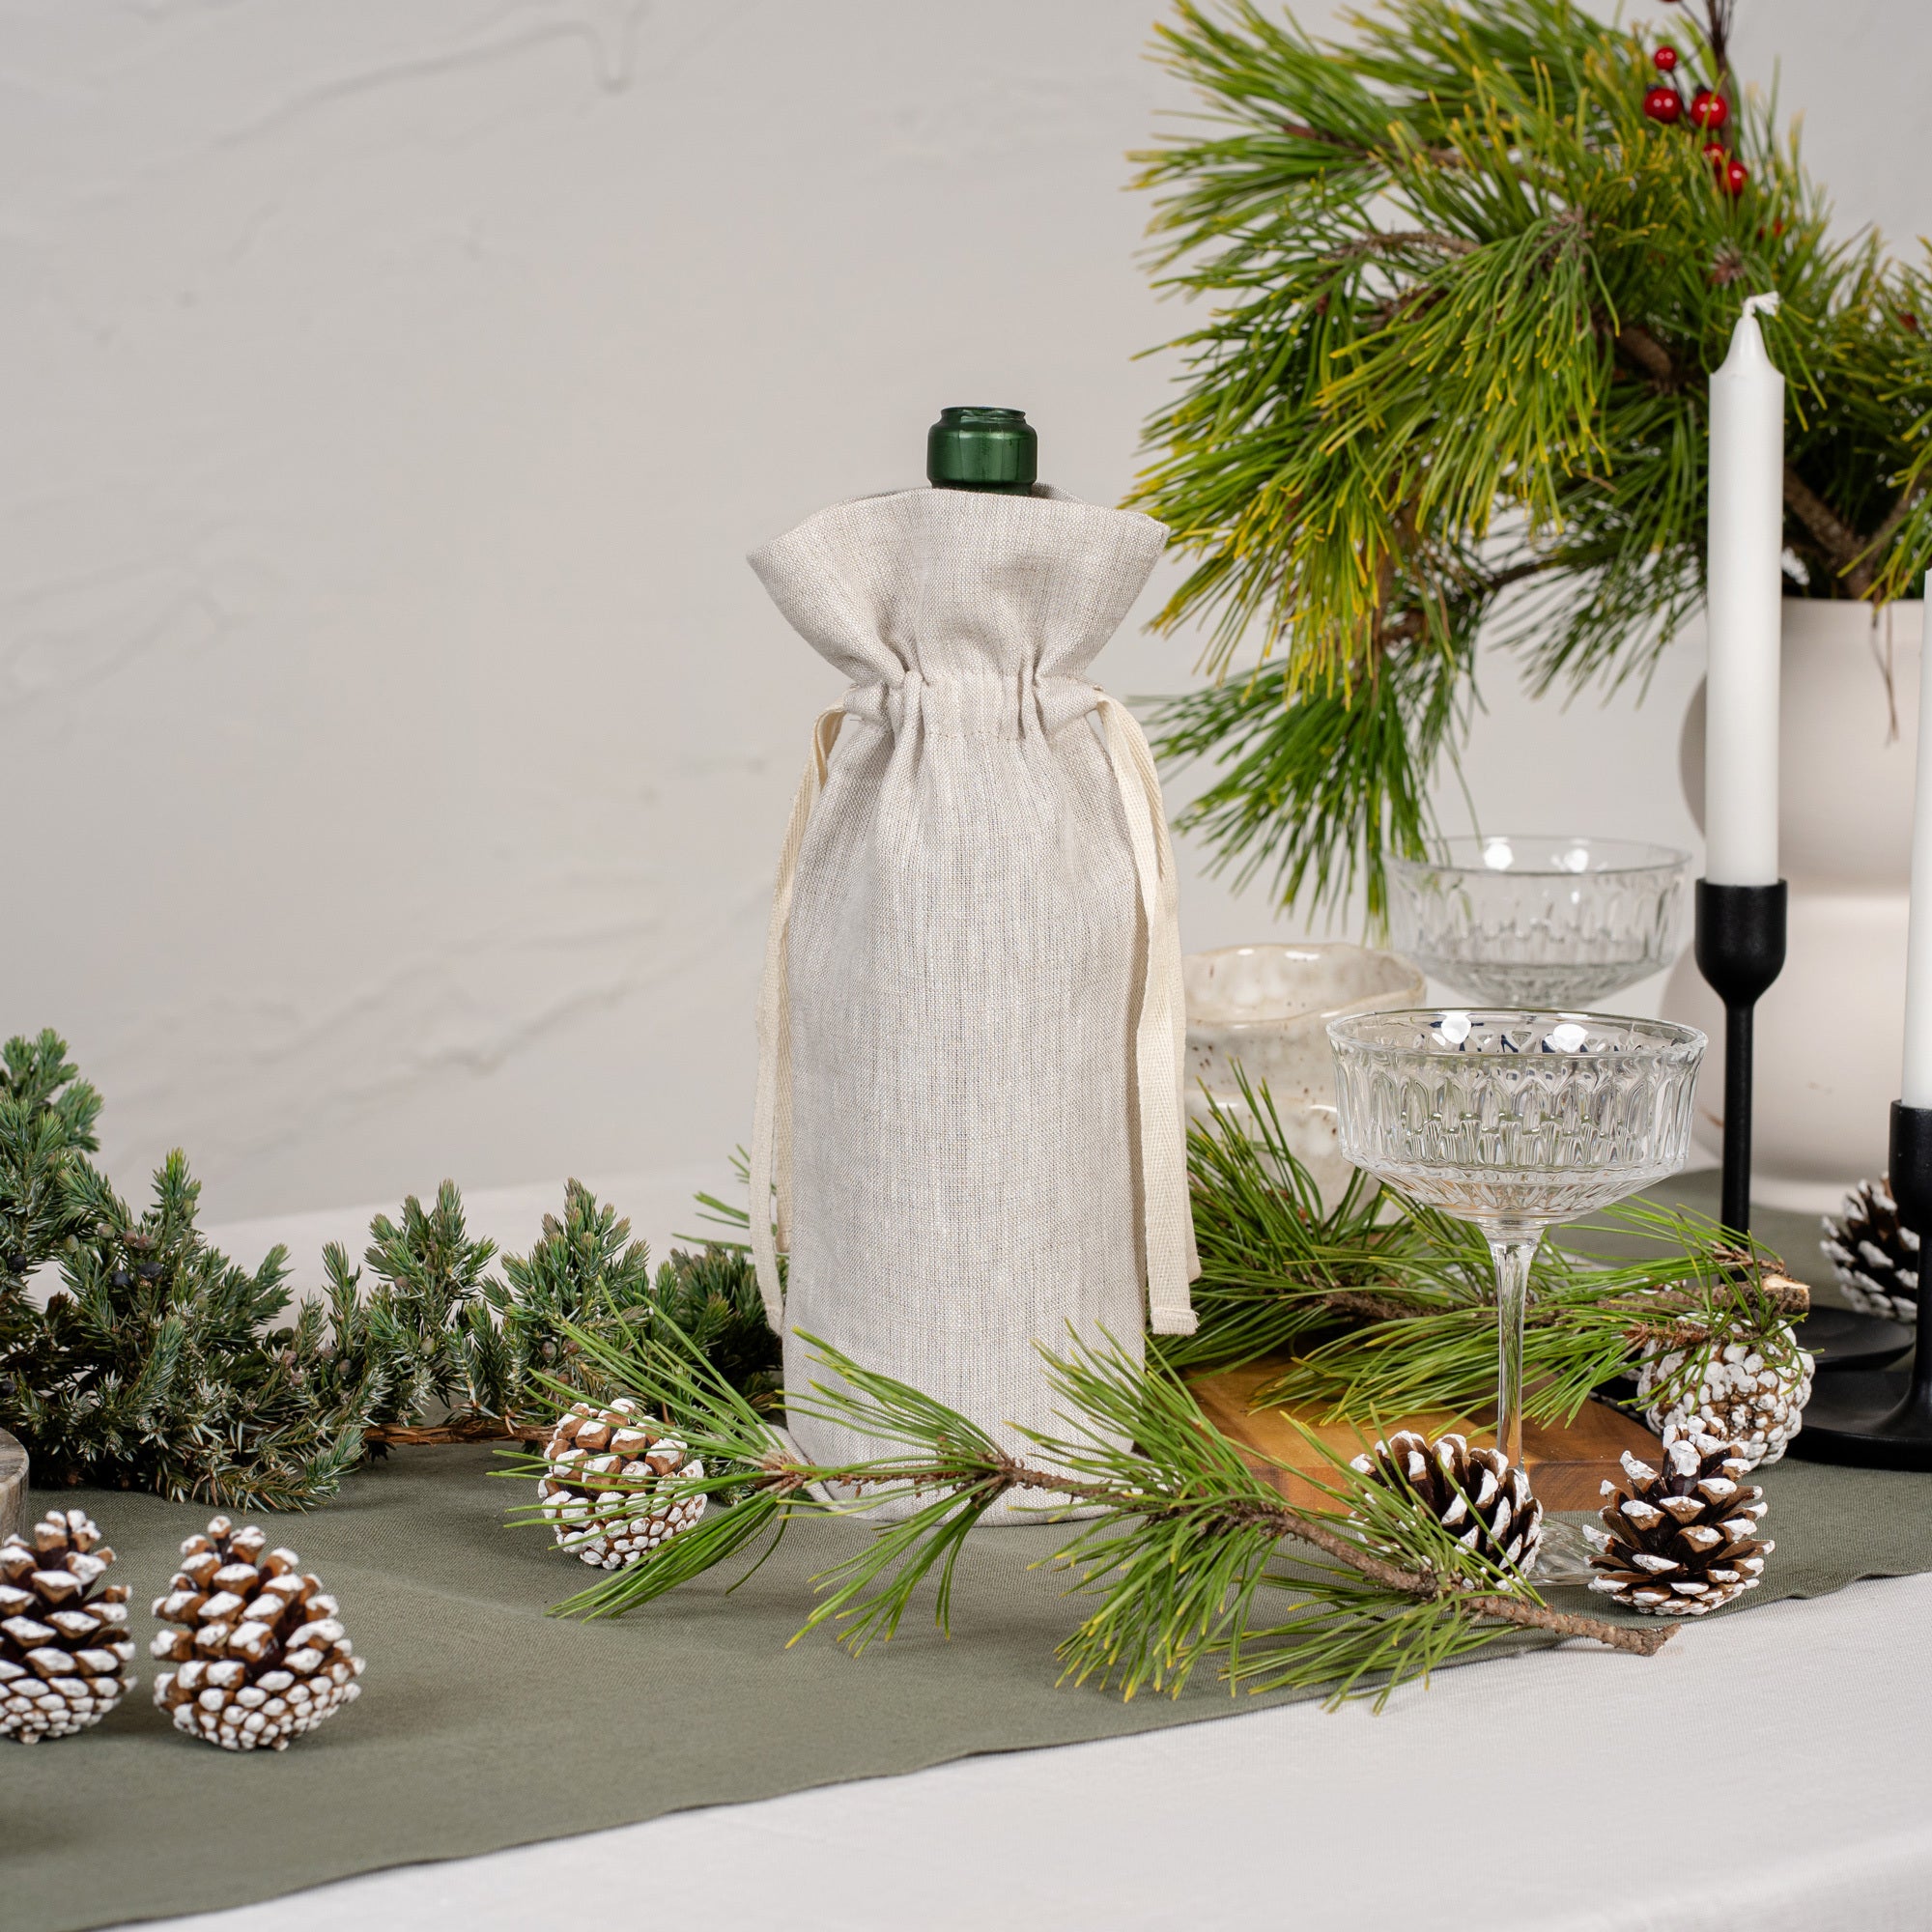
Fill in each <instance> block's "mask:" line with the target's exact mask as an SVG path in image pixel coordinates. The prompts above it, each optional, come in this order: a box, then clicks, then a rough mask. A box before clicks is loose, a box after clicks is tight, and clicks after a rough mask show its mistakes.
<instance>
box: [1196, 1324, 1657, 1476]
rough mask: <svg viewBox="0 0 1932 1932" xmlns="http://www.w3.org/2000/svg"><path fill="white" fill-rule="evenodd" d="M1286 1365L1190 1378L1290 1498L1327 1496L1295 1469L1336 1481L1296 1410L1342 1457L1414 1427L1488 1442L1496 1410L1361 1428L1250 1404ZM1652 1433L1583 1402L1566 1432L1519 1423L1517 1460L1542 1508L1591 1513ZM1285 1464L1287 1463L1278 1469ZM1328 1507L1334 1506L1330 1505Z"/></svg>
mask: <svg viewBox="0 0 1932 1932" xmlns="http://www.w3.org/2000/svg"><path fill="white" fill-rule="evenodd" d="M1285 1366H1286V1362H1285V1360H1284V1359H1281V1358H1270V1359H1267V1360H1264V1361H1259V1362H1250V1363H1249V1364H1248V1365H1247V1367H1245V1368H1240V1369H1227V1370H1223V1371H1221V1372H1219V1373H1217V1374H1214V1375H1204V1376H1196V1377H1194V1378H1192V1381H1193V1388H1194V1395H1195V1399H1196V1400H1197V1401H1198V1402H1199V1403H1200V1405H1201V1406H1202V1409H1203V1410H1204V1411H1205V1413H1206V1414H1207V1416H1208V1420H1209V1421H1210V1422H1212V1423H1213V1425H1214V1427H1215V1428H1216V1429H1218V1430H1219V1431H1220V1432H1221V1433H1222V1435H1225V1436H1227V1437H1228V1438H1229V1440H1230V1441H1232V1442H1233V1443H1234V1444H1235V1445H1236V1448H1238V1449H1241V1450H1243V1451H1248V1452H1252V1453H1251V1454H1250V1455H1249V1457H1248V1460H1249V1462H1250V1463H1251V1464H1252V1466H1253V1467H1254V1468H1255V1469H1256V1470H1258V1471H1259V1472H1260V1473H1261V1474H1262V1475H1264V1477H1265V1478H1266V1479H1267V1481H1268V1482H1269V1483H1271V1484H1272V1485H1273V1486H1274V1487H1275V1488H1276V1489H1277V1490H1279V1491H1280V1492H1282V1494H1283V1495H1285V1496H1286V1497H1287V1498H1288V1499H1289V1501H1290V1502H1292V1503H1300V1504H1303V1505H1305V1506H1320V1505H1322V1504H1325V1503H1327V1500H1328V1499H1327V1498H1326V1497H1324V1496H1323V1495H1322V1494H1321V1492H1320V1491H1319V1490H1317V1489H1315V1488H1314V1486H1313V1485H1312V1484H1310V1483H1308V1482H1305V1481H1303V1480H1302V1479H1301V1477H1300V1476H1299V1475H1298V1474H1297V1471H1303V1470H1305V1471H1307V1472H1309V1473H1311V1474H1313V1475H1316V1476H1319V1477H1321V1479H1322V1480H1323V1481H1325V1482H1332V1481H1333V1480H1334V1475H1333V1471H1332V1470H1331V1469H1330V1467H1329V1465H1328V1464H1327V1463H1324V1462H1323V1461H1322V1459H1321V1452H1320V1451H1319V1450H1317V1449H1316V1448H1314V1447H1313V1445H1311V1444H1310V1443H1309V1442H1308V1440H1307V1439H1306V1437H1304V1436H1303V1435H1302V1434H1301V1433H1300V1431H1299V1430H1297V1429H1296V1428H1295V1427H1294V1424H1293V1420H1292V1419H1291V1418H1292V1417H1294V1416H1296V1415H1299V1418H1300V1420H1301V1421H1303V1422H1304V1423H1305V1424H1306V1425H1307V1426H1308V1428H1310V1429H1311V1430H1313V1431H1314V1433H1315V1434H1316V1435H1318V1436H1319V1437H1320V1438H1321V1440H1322V1441H1323V1442H1325V1443H1326V1444H1327V1445H1328V1447H1329V1448H1330V1449H1333V1450H1334V1451H1335V1452H1336V1453H1337V1454H1339V1455H1340V1456H1342V1457H1343V1458H1344V1459H1347V1458H1350V1457H1353V1456H1359V1455H1360V1454H1361V1453H1362V1451H1363V1450H1365V1449H1367V1448H1368V1447H1369V1446H1370V1445H1371V1444H1372V1443H1373V1442H1374V1441H1375V1439H1376V1437H1377V1435H1393V1434H1394V1432H1395V1431H1396V1430H1398V1429H1413V1430H1415V1431H1416V1432H1417V1433H1418V1434H1419V1435H1427V1436H1435V1435H1441V1434H1442V1433H1443V1432H1444V1431H1445V1430H1447V1429H1458V1433H1459V1434H1462V1435H1467V1436H1468V1437H1469V1438H1470V1440H1471V1441H1472V1442H1486V1441H1493V1440H1494V1436H1493V1435H1492V1434H1486V1433H1485V1432H1486V1428H1488V1429H1493V1425H1494V1416H1493V1413H1491V1414H1488V1415H1480V1416H1478V1417H1476V1418H1475V1420H1474V1422H1473V1424H1472V1423H1471V1422H1470V1420H1469V1419H1468V1418H1466V1417H1464V1418H1462V1419H1461V1422H1460V1428H1459V1424H1458V1419H1457V1418H1455V1417H1452V1416H1450V1415H1449V1414H1448V1413H1447V1412H1446V1411H1441V1410H1437V1411H1435V1412H1423V1413H1420V1414H1415V1415H1406V1416H1404V1417H1403V1418H1402V1419H1401V1420H1400V1421H1398V1422H1391V1423H1389V1424H1388V1425H1387V1426H1386V1427H1384V1428H1382V1429H1380V1430H1376V1429H1368V1430H1365V1429H1363V1428H1362V1427H1360V1426H1359V1425H1357V1424H1355V1423H1351V1422H1321V1421H1318V1420H1317V1419H1316V1415H1315V1412H1313V1411H1309V1410H1293V1409H1286V1408H1264V1409H1259V1410H1251V1409H1250V1408H1249V1407H1248V1404H1249V1401H1250V1400H1251V1399H1252V1398H1253V1396H1254V1393H1255V1391H1256V1390H1257V1389H1258V1388H1260V1387H1261V1386H1262V1384H1263V1383H1264V1382H1266V1381H1269V1380H1271V1379H1272V1378H1274V1377H1276V1376H1278V1375H1279V1374H1280V1373H1281V1372H1282V1370H1283V1368H1284V1367H1285ZM1657 1447H1658V1442H1657V1437H1656V1436H1654V1435H1652V1434H1651V1433H1650V1431H1649V1430H1647V1429H1646V1428H1644V1426H1643V1425H1642V1424H1641V1423H1640V1422H1633V1421H1632V1420H1631V1418H1630V1417H1629V1416H1627V1415H1623V1414H1620V1413H1619V1412H1618V1411H1617V1410H1616V1409H1614V1408H1611V1407H1609V1406H1607V1405H1605V1404H1604V1403H1601V1402H1586V1403H1585V1404H1584V1405H1583V1406H1582V1409H1581V1411H1580V1412H1579V1413H1578V1414H1577V1419H1576V1421H1575V1422H1573V1423H1572V1424H1571V1425H1570V1426H1569V1427H1568V1428H1567V1429H1544V1428H1540V1427H1539V1426H1538V1425H1537V1424H1535V1423H1533V1422H1526V1423H1524V1424H1523V1430H1522V1460H1523V1462H1524V1463H1526V1464H1527V1465H1528V1468H1529V1481H1530V1487H1531V1488H1532V1489H1533V1490H1534V1491H1535V1492H1536V1494H1537V1497H1538V1499H1539V1500H1540V1501H1541V1502H1542V1504H1543V1506H1544V1508H1545V1509H1553V1510H1594V1509H1598V1508H1601V1507H1602V1504H1603V1493H1602V1486H1603V1483H1604V1482H1605V1478H1609V1477H1618V1476H1621V1475H1622V1473H1623V1472H1622V1470H1621V1468H1620V1467H1619V1465H1618V1462H1617V1459H1618V1458H1619V1457H1620V1456H1621V1455H1622V1454H1623V1453H1624V1451H1625V1450H1626V1449H1628V1450H1629V1451H1630V1452H1631V1453H1632V1454H1633V1455H1634V1456H1636V1457H1637V1458H1638V1459H1639V1460H1642V1461H1646V1462H1648V1461H1653V1460H1654V1459H1655V1454H1656V1450H1657ZM1276 1463H1287V1464H1288V1467H1287V1468H1280V1467H1277V1466H1275V1464H1276ZM1330 1506H1331V1507H1332V1505H1330Z"/></svg>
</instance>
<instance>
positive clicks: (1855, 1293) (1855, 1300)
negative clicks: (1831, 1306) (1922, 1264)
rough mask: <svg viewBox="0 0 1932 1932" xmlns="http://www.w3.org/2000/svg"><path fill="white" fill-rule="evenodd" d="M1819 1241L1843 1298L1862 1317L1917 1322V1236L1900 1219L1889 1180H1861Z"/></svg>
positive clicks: (1829, 1218) (1830, 1218)
mask: <svg viewBox="0 0 1932 1932" xmlns="http://www.w3.org/2000/svg"><path fill="white" fill-rule="evenodd" d="M1824 1225H1825V1238H1824V1239H1823V1240H1822V1241H1820V1242H1819V1243H1818V1246H1819V1248H1820V1249H1821V1250H1822V1251H1823V1253H1824V1256H1825V1259H1826V1260H1827V1261H1828V1262H1830V1263H1831V1264H1832V1272H1833V1274H1835V1275H1836V1276H1837V1278H1838V1287H1839V1288H1840V1289H1841V1290H1842V1291H1843V1293H1844V1296H1845V1299H1846V1300H1847V1301H1849V1302H1850V1303H1851V1304H1852V1306H1853V1307H1854V1308H1856V1309H1857V1310H1858V1311H1859V1313H1860V1314H1861V1315H1883V1316H1886V1317H1888V1318H1889V1320H1891V1321H1918V1236H1917V1235H1915V1234H1914V1233H1913V1232H1912V1230H1911V1229H1910V1228H1908V1227H1907V1226H1906V1225H1905V1224H1904V1223H1903V1222H1902V1221H1901V1220H1900V1219H1899V1218H1898V1203H1897V1202H1896V1201H1894V1200H1893V1199H1892V1198H1891V1189H1890V1186H1889V1179H1879V1180H1876V1181H1871V1180H1861V1181H1860V1182H1859V1184H1858V1185H1857V1186H1856V1187H1855V1188H1853V1189H1852V1191H1851V1192H1850V1193H1849V1194H1847V1195H1846V1196H1845V1205H1844V1206H1843V1207H1842V1208H1839V1209H1838V1212H1837V1214H1836V1216H1835V1217H1833V1215H1830V1214H1827V1215H1826V1216H1825V1224H1824Z"/></svg>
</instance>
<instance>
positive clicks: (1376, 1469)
mask: <svg viewBox="0 0 1932 1932" xmlns="http://www.w3.org/2000/svg"><path fill="white" fill-rule="evenodd" d="M1350 1468H1352V1469H1355V1470H1357V1471H1358V1472H1359V1473H1360V1474H1362V1475H1364V1476H1368V1477H1371V1478H1373V1479H1374V1480H1375V1481H1376V1482H1378V1483H1380V1484H1381V1485H1382V1486H1383V1488H1385V1489H1391V1490H1396V1489H1403V1490H1407V1491H1408V1492H1410V1493H1411V1494H1413V1495H1416V1496H1418V1497H1420V1498H1421V1499H1422V1501H1423V1502H1424V1503H1426V1504H1427V1505H1428V1506H1429V1509H1430V1510H1431V1512H1432V1513H1433V1514H1434V1515H1435V1520H1437V1521H1438V1522H1439V1523H1441V1525H1442V1526H1443V1528H1444V1529H1446V1530H1448V1532H1449V1533H1450V1534H1451V1535H1452V1536H1453V1537H1455V1538H1456V1540H1457V1541H1458V1542H1459V1543H1460V1544H1462V1546H1463V1548H1465V1549H1469V1550H1473V1551H1474V1552H1475V1553H1476V1554H1477V1555H1479V1556H1482V1557H1484V1558H1485V1559H1487V1560H1488V1561H1489V1562H1491V1563H1493V1564H1496V1565H1497V1566H1498V1567H1507V1568H1514V1569H1517V1570H1522V1571H1527V1570H1528V1569H1529V1567H1530V1565H1531V1564H1532V1563H1534V1562H1535V1561H1536V1547H1537V1544H1538V1543H1539V1541H1541V1539H1542V1536H1543V1505H1542V1504H1541V1503H1540V1502H1538V1501H1537V1500H1536V1498H1535V1496H1533V1495H1532V1494H1531V1493H1530V1488H1529V1476H1528V1474H1527V1472H1526V1471H1524V1470H1522V1469H1520V1468H1517V1469H1513V1468H1511V1467H1510V1463H1509V1458H1508V1457H1506V1456H1505V1455H1504V1454H1503V1452H1502V1451H1501V1450H1500V1449H1471V1448H1470V1447H1469V1444H1468V1442H1467V1440H1466V1439H1465V1438H1464V1437H1463V1436H1461V1435H1442V1436H1438V1437H1437V1438H1436V1439H1435V1441H1434V1442H1430V1441H1428V1440H1426V1439H1425V1438H1424V1437H1422V1436H1420V1435H1416V1434H1415V1432H1414V1431H1413V1430H1402V1431H1400V1432H1398V1433H1397V1434H1396V1435H1391V1436H1390V1437H1389V1438H1388V1440H1387V1441H1386V1442H1378V1443H1377V1444H1376V1446H1375V1447H1374V1448H1373V1449H1372V1450H1370V1451H1369V1453H1368V1454H1367V1455H1366V1456H1357V1457H1356V1458H1355V1460H1354V1462H1353V1463H1350Z"/></svg>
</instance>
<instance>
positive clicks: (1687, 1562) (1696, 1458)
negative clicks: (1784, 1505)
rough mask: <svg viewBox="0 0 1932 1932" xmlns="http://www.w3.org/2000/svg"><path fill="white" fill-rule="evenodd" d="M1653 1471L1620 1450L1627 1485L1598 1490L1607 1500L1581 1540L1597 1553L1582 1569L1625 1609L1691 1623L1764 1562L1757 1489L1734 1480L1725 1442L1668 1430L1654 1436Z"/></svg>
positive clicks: (1730, 1447) (1733, 1461)
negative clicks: (1658, 1462) (1658, 1449)
mask: <svg viewBox="0 0 1932 1932" xmlns="http://www.w3.org/2000/svg"><path fill="white" fill-rule="evenodd" d="M1662 1462H1663V1470H1662V1474H1660V1473H1659V1472H1658V1471H1657V1470H1655V1469H1653V1468H1652V1467H1651V1466H1650V1465H1649V1464H1648V1463H1639V1462H1638V1461H1637V1460H1636V1458H1635V1457H1634V1456H1633V1455H1631V1454H1630V1452H1629V1451H1628V1450H1626V1451H1625V1452H1624V1457H1623V1465H1624V1476H1625V1478H1626V1481H1627V1484H1628V1487H1627V1488H1624V1489H1619V1488H1618V1487H1617V1486H1616V1484H1614V1483H1607V1482H1606V1483H1605V1485H1604V1493H1605V1495H1606V1496H1608V1497H1609V1498H1610V1500H1609V1501H1608V1502H1607V1503H1606V1504H1605V1506H1604V1513H1603V1517H1602V1519H1601V1520H1602V1522H1603V1525H1604V1526H1603V1528H1601V1529H1599V1528H1597V1527H1596V1526H1595V1525H1594V1524H1589V1525H1586V1526H1585V1528H1584V1531H1583V1534H1584V1535H1585V1536H1586V1537H1588V1538H1589V1539H1590V1542H1591V1543H1592V1544H1593V1545H1594V1546H1595V1547H1596V1548H1597V1549H1598V1551H1599V1552H1600V1553H1599V1554H1598V1555H1595V1556H1593V1557H1591V1559H1590V1567H1591V1568H1592V1569H1593V1570H1595V1571H1597V1572H1598V1573H1599V1574H1598V1575H1597V1576H1595V1577H1591V1579H1590V1587H1591V1589H1593V1590H1601V1591H1603V1592H1604V1593H1605V1595H1607V1596H1611V1597H1614V1598H1615V1599H1616V1601H1617V1602H1618V1603H1620V1604H1622V1605H1625V1606H1626V1607H1627V1608H1629V1609H1633V1610H1646V1611H1649V1612H1650V1613H1651V1614H1653V1615H1656V1616H1661V1617H1701V1616H1702V1615H1703V1614H1704V1613H1705V1612H1706V1611H1707V1610H1715V1609H1716V1608H1717V1607H1718V1606H1719V1604H1727V1603H1729V1602H1730V1600H1731V1599H1732V1598H1733V1597H1735V1596H1738V1595H1740V1594H1741V1593H1742V1592H1744V1591H1746V1590H1755V1589H1756V1588H1757V1584H1758V1576H1759V1574H1760V1572H1762V1570H1763V1569H1764V1559H1765V1558H1766V1557H1767V1556H1769V1555H1770V1554H1771V1552H1772V1550H1773V1549H1775V1548H1776V1547H1777V1546H1776V1544H1774V1543H1770V1542H1766V1541H1764V1540H1762V1539H1760V1538H1759V1536H1758V1534H1757V1521H1758V1518H1759V1517H1761V1516H1763V1514H1764V1509H1765V1504H1764V1492H1763V1491H1762V1490H1761V1489H1759V1488H1758V1487H1757V1485H1756V1484H1755V1483H1748V1484H1741V1483H1740V1482H1739V1481H1738V1478H1739V1477H1740V1476H1742V1475H1744V1474H1746V1473H1747V1470H1748V1469H1749V1466H1750V1465H1749V1464H1748V1463H1747V1462H1746V1460H1745V1457H1744V1454H1743V1452H1742V1451H1741V1450H1740V1449H1739V1447H1738V1446H1737V1445H1736V1444H1735V1443H1731V1442H1726V1441H1724V1440H1723V1439H1722V1438H1721V1437H1719V1436H1716V1435H1704V1434H1702V1433H1701V1432H1697V1431H1685V1430H1679V1429H1672V1430H1669V1431H1667V1432H1666V1433H1665V1435H1664V1438H1663V1456H1662Z"/></svg>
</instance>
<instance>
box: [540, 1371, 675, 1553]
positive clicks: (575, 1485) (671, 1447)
mask: <svg viewBox="0 0 1932 1932" xmlns="http://www.w3.org/2000/svg"><path fill="white" fill-rule="evenodd" d="M544 1460H545V1462H546V1463H548V1464H549V1467H548V1470H547V1472H546V1473H545V1474H544V1475H543V1476H541V1477H539V1478H538V1480H537V1498H538V1500H539V1502H540V1503H541V1504H542V1506H543V1513H544V1515H545V1516H547V1517H548V1518H549V1519H550V1520H551V1525H552V1530H553V1533H554V1535H555V1537H556V1540H557V1543H558V1544H559V1545H560V1546H562V1547H563V1548H566V1549H568V1550H569V1551H570V1552H571V1554H572V1555H574V1556H578V1557H581V1558H582V1560H583V1561H584V1562H585V1563H590V1564H594V1565H595V1566H596V1567H597V1568H598V1569H600V1570H616V1569H619V1568H621V1567H622V1566H623V1565H625V1564H627V1563H635V1562H636V1561H637V1560H638V1558H639V1557H640V1556H642V1555H643V1554H644V1553H645V1552H646V1551H647V1550H651V1549H655V1548H657V1547H658V1545H659V1544H661V1543H663V1542H664V1541H665V1540H666V1539H667V1538H668V1537H672V1536H675V1535H676V1534H677V1533H678V1531H679V1530H681V1529H689V1528H690V1527H691V1526H692V1524H693V1523H695V1522H696V1520H697V1519H698V1518H699V1517H701V1516H702V1515H703V1514H704V1505H705V1502H706V1501H707V1498H706V1497H705V1496H704V1495H702V1494H701V1493H700V1494H697V1495H694V1494H693V1493H692V1492H691V1485H692V1484H693V1483H696V1482H702V1481H703V1479H704V1464H703V1463H700V1462H698V1461H697V1460H696V1458H695V1457H693V1456H692V1455H691V1453H690V1452H689V1450H688V1449H687V1448H686V1446H685V1444H684V1442H683V1440H682V1438H680V1437H679V1436H677V1435H673V1434H672V1433H671V1432H670V1431H669V1430H668V1429H664V1428H660V1427H658V1426H657V1425H655V1424H653V1423H652V1422H651V1421H650V1420H649V1419H648V1418H647V1417H646V1416H645V1415H644V1412H643V1410H642V1409H640V1408H639V1406H638V1405H637V1404H636V1403H635V1402H633V1401H631V1399H630V1398H629V1397H628V1396H626V1397H623V1398H620V1399H619V1400H618V1401H616V1402H613V1403H612V1404H611V1406H610V1407H608V1408H593V1407H592V1406H591V1405H590V1404H589V1403H587V1402H579V1403H573V1404H572V1405H571V1406H570V1409H569V1411H568V1412H567V1413H566V1414H565V1415H563V1416H562V1417H561V1418H560V1419H559V1420H558V1422H557V1425H556V1427H555V1429H554V1430H553V1431H552V1432H551V1435H550V1439H549V1440H548V1441H547V1442H546V1443H545V1444H544Z"/></svg>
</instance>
